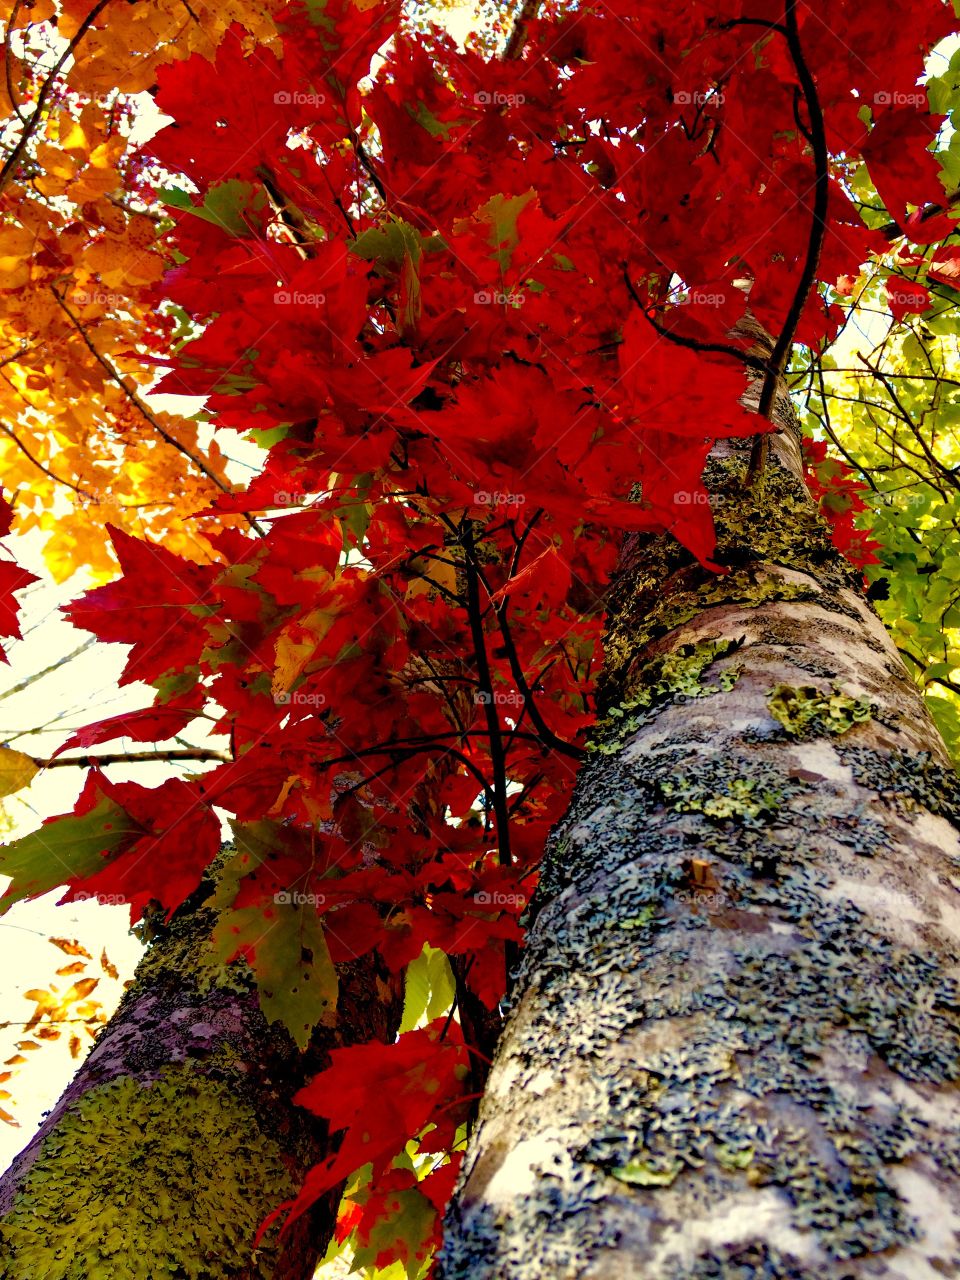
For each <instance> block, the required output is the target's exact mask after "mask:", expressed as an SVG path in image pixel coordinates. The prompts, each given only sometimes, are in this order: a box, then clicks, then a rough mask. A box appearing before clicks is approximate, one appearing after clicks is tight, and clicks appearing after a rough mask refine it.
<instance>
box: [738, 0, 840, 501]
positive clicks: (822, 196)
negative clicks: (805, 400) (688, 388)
mask: <svg viewBox="0 0 960 1280" xmlns="http://www.w3.org/2000/svg"><path fill="white" fill-rule="evenodd" d="M784 19H785V27H786V30H785V35H786V40H787V46H788V48H789V50H790V55H791V57H792V58H793V65H794V66H795V67H796V71H797V79H798V80H799V82H800V88H801V90H802V91H803V98H804V102H805V103H806V106H807V112H808V113H809V116H810V142H811V146H812V147H813V164H814V175H815V176H814V186H815V190H814V197H813V217H812V219H811V222H810V236H809V238H808V240H807V256H806V260H805V261H804V264H803V270H802V271H801V273H800V279H799V280H798V281H797V289H796V293H795V294H794V295H793V302H792V303H791V304H790V310H789V311H788V312H787V318H786V320H785V321H784V323H783V328H782V329H781V331H780V336H779V338H777V341H776V343H775V345H774V348H773V353H772V355H771V358H770V369H769V370H768V372H767V375H766V377H765V378H764V381H763V386H762V388H761V390H760V399H759V402H758V404H757V412H758V413H759V414H760V415H761V417H764V418H767V419H768V420H769V419H770V412H771V409H772V407H773V403H774V400H775V398H776V394H777V383H778V382H779V381H780V379H781V378H782V377H783V370H784V367H785V366H786V362H787V355H788V353H789V351H790V348H791V347H792V346H793V339H794V337H795V336H796V332H797V326H798V325H799V323H800V317H801V315H802V314H803V308H804V307H805V306H806V302H807V298H808V297H809V295H810V290H811V289H812V288H813V287H814V284H815V283H816V278H817V267H818V266H819V265H820V251H821V249H822V248H823V239H824V236H825V234H826V230H827V200H828V197H829V193H830V169H829V162H830V161H829V154H828V152H827V135H826V129H825V127H824V121H823V109H822V108H821V106H820V99H819V97H818V96H817V86H816V82H815V81H814V78H813V74H812V73H811V71H810V68H809V67H808V66H807V62H806V58H805V57H804V54H803V46H802V45H801V43H800V33H799V30H798V28H797V0H786V4H785V6H784ZM769 448H770V438H769V435H767V434H765V433H764V434H760V435H757V436H756V437H755V438H754V442H753V449H752V451H751V454H750V464H749V466H748V467H747V476H746V485H747V487H748V488H749V487H750V485H752V484H753V483H754V481H755V480H756V479H757V477H758V476H759V475H760V474H761V473H762V471H763V468H764V465H765V464H766V460H767V453H768V451H769Z"/></svg>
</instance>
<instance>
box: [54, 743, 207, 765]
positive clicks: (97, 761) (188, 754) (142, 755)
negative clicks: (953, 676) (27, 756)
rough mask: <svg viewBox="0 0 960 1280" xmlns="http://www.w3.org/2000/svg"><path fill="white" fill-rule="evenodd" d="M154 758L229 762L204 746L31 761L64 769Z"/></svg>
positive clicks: (141, 761)
mask: <svg viewBox="0 0 960 1280" xmlns="http://www.w3.org/2000/svg"><path fill="white" fill-rule="evenodd" d="M155 760H161V761H168V760H216V761H217V762H218V763H220V764H230V763H231V758H230V756H225V755H224V754H223V753H222V752H220V751H212V750H208V749H207V748H206V747H189V748H183V749H180V750H178V749H176V748H175V749H173V750H172V751H109V752H106V753H105V754H104V755H101V756H91V755H83V756H57V757H56V759H55V760H34V762H33V763H34V764H35V765H36V766H37V767H38V768H39V769H66V768H68V767H71V766H79V767H80V768H82V769H89V768H92V767H93V766H94V765H98V766H99V765H105V764H149V763H150V762H152V761H155Z"/></svg>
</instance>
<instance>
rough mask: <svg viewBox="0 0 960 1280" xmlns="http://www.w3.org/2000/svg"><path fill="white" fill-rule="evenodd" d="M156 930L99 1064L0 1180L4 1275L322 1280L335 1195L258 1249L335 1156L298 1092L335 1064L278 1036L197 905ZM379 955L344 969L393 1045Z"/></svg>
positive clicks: (100, 1048) (87, 1070) (364, 1028)
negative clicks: (281, 1213) (281, 1210)
mask: <svg viewBox="0 0 960 1280" xmlns="http://www.w3.org/2000/svg"><path fill="white" fill-rule="evenodd" d="M210 887H211V886H210V884H209V883H208V884H207V885H206V886H205V888H204V889H202V890H201V891H200V892H199V893H198V894H197V895H195V898H194V900H193V903H187V904H186V905H185V907H184V908H182V909H181V911H180V912H178V913H177V915H176V916H175V917H174V920H173V923H172V926H171V928H170V929H169V930H165V931H163V932H161V935H160V937H159V938H158V940H157V941H156V942H154V943H153V944H152V945H151V947H150V949H149V950H148V952H147V953H146V955H145V957H144V959H143V960H142V961H141V963H140V965H139V967H138V969H137V975H136V978H135V979H134V982H133V985H132V986H131V987H130V989H129V991H128V992H127V993H126V995H125V996H124V999H123V1001H122V1003H121V1005H120V1008H119V1009H118V1011H117V1013H116V1015H115V1016H114V1017H113V1018H112V1019H111V1021H110V1023H109V1025H108V1026H107V1027H106V1028H105V1029H104V1031H103V1033H102V1034H101V1036H100V1037H99V1039H98V1040H97V1043H96V1045H95V1046H94V1048H93V1050H92V1051H91V1053H90V1056H89V1057H88V1058H87V1060H86V1061H85V1062H84V1064H83V1066H82V1067H81V1068H80V1070H79V1072H78V1073H77V1075H76V1077H75V1079H74V1080H73V1081H72V1082H71V1084H70V1086H69V1087H68V1089H67V1090H66V1092H65V1093H64V1095H63V1097H62V1098H61V1099H60V1101H59V1103H58V1104H57V1106H56V1107H55V1108H54V1110H53V1111H52V1112H51V1114H50V1115H49V1117H48V1118H47V1120H46V1121H45V1123H44V1124H43V1126H42V1128H41V1129H40V1131H39V1132H38V1133H37V1134H36V1136H35V1137H34V1138H33V1140H32V1141H31V1142H30V1144H29V1145H28V1146H27V1147H26V1148H25V1150H24V1151H23V1152H22V1153H21V1154H20V1155H19V1156H18V1157H17V1159H16V1160H15V1161H14V1163H13V1164H12V1165H11V1167H10V1169H9V1170H8V1171H7V1173H6V1174H5V1175H4V1177H3V1178H2V1179H0V1277H2V1280H141V1278H142V1280H158V1278H159V1277H162V1276H170V1277H178V1278H182V1280H268V1278H269V1280H309V1277H310V1276H312V1275H313V1271H314V1267H315V1265H316V1262H317V1259H318V1257H319V1256H320V1255H322V1253H323V1251H324V1249H325V1247H326V1244H327V1241H328V1240H329V1238H330V1234H331V1231H332V1227H333V1222H334V1217H335V1214H336V1208H337V1203H338V1200H339V1194H338V1193H337V1194H332V1195H331V1196H329V1197H327V1198H326V1199H325V1200H324V1201H323V1202H321V1203H320V1204H318V1205H317V1206H315V1209H314V1211H313V1212H312V1213H308V1214H305V1215H304V1216H303V1217H302V1218H300V1219H299V1220H298V1221H297V1222H296V1223H295V1224H294V1225H293V1227H292V1228H291V1229H290V1231H289V1232H287V1233H285V1234H284V1235H283V1236H282V1238H279V1239H278V1231H277V1229H276V1228H273V1229H272V1230H271V1231H270V1233H269V1234H268V1235H267V1237H266V1239H265V1241H264V1242H263V1244H262V1246H261V1248H260V1249H259V1250H257V1251H254V1249H253V1241H254V1237H255V1235H256V1232H257V1229H258V1227H259V1226H260V1224H261V1222H262V1221H263V1219H264V1218H265V1217H266V1216H267V1214H269V1213H270V1212H271V1210H273V1209H275V1208H276V1207H277V1206H278V1205H279V1204H281V1203H282V1202H283V1201H284V1200H286V1199H289V1198H291V1197H293V1196H295V1195H296V1192H297V1190H298V1189H299V1186H300V1183H301V1182H302V1180H303V1176H304V1174H305V1173H306V1170H307V1169H308V1168H309V1167H310V1166H311V1165H312V1164H314V1163H316V1162H317V1161H319V1160H322V1159H323V1158H324V1157H325V1156H327V1155H328V1154H329V1153H330V1150H331V1147H330V1144H329V1142H328V1139H327V1134H326V1130H325V1128H324V1126H323V1125H322V1124H321V1123H319V1122H317V1121H316V1120H315V1119H314V1117H312V1116H311V1115H309V1114H308V1113H307V1112H306V1111H304V1110H303V1109H301V1108H300V1107H298V1106H296V1105H294V1103H293V1102H292V1096H293V1094H294V1093H295V1092H296V1090H297V1089H298V1088H299V1087H300V1086H301V1085H302V1084H304V1083H305V1082H306V1080H308V1079H309V1078H310V1077H311V1076H312V1075H313V1074H315V1073H316V1072H317V1071H319V1070H321V1069H322V1068H323V1067H324V1066H326V1065H327V1063H328V1060H329V1059H328V1057H327V1050H328V1049H329V1048H330V1047H332V1042H331V1041H330V1035H329V1033H327V1034H326V1037H325V1038H324V1037H323V1036H320V1035H318V1036H316V1037H315V1039H314V1043H313V1044H312V1045H311V1047H310V1049H309V1050H308V1052H306V1053H300V1052H299V1051H298V1050H297V1047H296V1045H295V1044H294V1043H293V1041H292V1039H291V1038H290V1036H289V1035H288V1034H287V1033H286V1032H285V1031H284V1030H282V1029H280V1028H279V1027H277V1026H269V1025H268V1024H267V1023H266V1021H265V1019H264V1017H263V1015H262V1013H261V1012H260V1008H259V1003H258V999H257V993H256V989H255V986H254V984H253V982H252V979H251V978H250V977H249V976H247V971H246V969H245V967H244V966H243V964H242V963H240V964H234V965H231V966H229V967H228V968H227V969H224V968H222V967H218V966H217V964H216V962H215V961H214V960H213V958H212V956H211V953H210V951H209V935H210V931H211V929H212V927H213V924H214V921H215V915H214V913H213V912H212V911H211V910H210V909H208V908H206V909H205V908H203V907H202V906H198V905H196V903H197V902H198V900H199V901H200V902H202V900H203V898H204V897H205V896H206V894H207V893H208V892H209V890H210ZM387 991H388V988H387V987H386V985H385V984H384V983H382V982H378V981H377V975H376V974H375V973H374V972H373V969H372V966H371V964H370V962H369V961H363V960H361V961H358V962H356V963H355V964H354V965H352V966H344V970H343V971H342V972H341V1005H342V1007H343V1008H344V1010H345V1016H346V1018H347V1021H348V1025H349V1026H350V1028H351V1030H352V1031H353V1033H354V1034H355V1035H356V1036H358V1037H359V1038H361V1039H368V1038H373V1037H377V1038H381V1039H390V1038H392V1035H393V1033H394V1031H395V1027H396V1022H397V1021H398V1019H399V1004H398V1003H397V1002H396V1001H395V1000H392V999H390V998H389V996H388V998H387V999H386V1000H385V1001H382V997H383V995H384V993H386V992H387Z"/></svg>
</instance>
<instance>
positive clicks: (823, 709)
mask: <svg viewBox="0 0 960 1280" xmlns="http://www.w3.org/2000/svg"><path fill="white" fill-rule="evenodd" d="M767 706H768V707H769V709H770V714H771V715H772V716H773V718H774V720H776V721H777V723H778V724H779V725H781V726H782V728H783V729H784V731H785V732H786V733H788V734H789V735H790V736H791V737H793V738H810V737H813V736H815V735H817V734H825V733H828V734H841V733H846V732H847V731H848V730H849V729H852V728H853V726H854V725H855V724H863V722H864V721H866V720H869V719H870V717H871V715H872V714H873V707H872V705H871V703H870V702H869V700H868V699H866V698H855V697H853V695H852V694H849V693H844V691H843V690H842V689H840V688H838V687H837V686H836V685H834V686H833V687H832V688H831V689H830V690H829V692H827V693H824V692H822V691H821V690H820V689H817V688H816V687H815V686H814V685H808V684H807V685H790V684H778V685H777V686H776V688H775V689H772V690H771V692H770V697H769V698H768V699H767Z"/></svg>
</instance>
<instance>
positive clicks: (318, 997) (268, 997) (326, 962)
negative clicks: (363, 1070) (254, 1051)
mask: <svg viewBox="0 0 960 1280" xmlns="http://www.w3.org/2000/svg"><path fill="white" fill-rule="evenodd" d="M277 897H278V898H281V897H287V898H289V899H290V901H288V902H276V903H275V904H274V905H273V906H272V907H266V908H264V907H240V908H237V909H235V910H233V911H228V912H226V913H225V914H224V915H223V916H222V917H221V918H220V920H218V922H217V924H216V927H215V929H214V933H213V942H214V947H215V949H216V951H217V954H218V956H219V957H220V959H221V960H222V961H223V963H225V964H226V963H228V962H229V961H230V960H231V959H232V958H233V957H234V956H235V955H236V954H237V953H238V952H240V951H243V952H245V953H246V955H247V957H248V960H249V962H250V968H251V969H252V971H253V975H254V978H255V979H256V983H257V989H258V991H259V994H260V1008H261V1009H262V1010H263V1014H264V1017H265V1018H266V1019H267V1021H268V1022H280V1023H282V1024H283V1025H284V1026H285V1027H286V1029H287V1030H288V1031H289V1032H290V1034H291V1035H292V1036H293V1038H294V1040H295V1041H296V1042H297V1045H298V1047H299V1048H300V1049H306V1047H307V1045H308V1044H309V1043H310V1037H311V1035H312V1033H313V1031H314V1028H315V1027H317V1026H320V1025H323V1026H332V1025H333V1023H334V1021H335V1019H336V1010H337V991H338V981H337V971H336V969H335V968H334V965H333V961H332V960H331V959H330V950H329V948H328V947H327V940H326V937H325V935H324V929H323V922H322V921H321V919H320V916H319V914H318V912H317V907H316V903H315V902H314V901H313V899H312V897H311V895H309V894H300V895H297V894H295V893H291V894H286V895H282V894H278V895H277Z"/></svg>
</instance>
